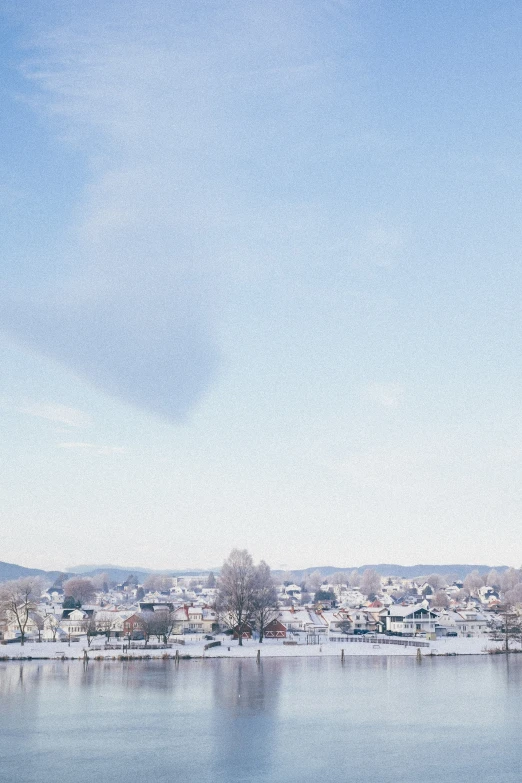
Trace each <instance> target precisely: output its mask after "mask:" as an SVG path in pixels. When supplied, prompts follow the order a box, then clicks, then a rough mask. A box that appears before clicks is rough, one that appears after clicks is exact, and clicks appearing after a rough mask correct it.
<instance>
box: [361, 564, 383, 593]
mask: <svg viewBox="0 0 522 783" xmlns="http://www.w3.org/2000/svg"><path fill="white" fill-rule="evenodd" d="M380 589H381V577H380V576H379V574H378V573H377V571H375V570H374V569H373V568H367V569H366V571H365V572H364V573H363V575H362V579H361V584H360V590H361V593H362V594H363V595H365V596H367V597H370V596H371V595H377V593H378V592H379V591H380Z"/></svg>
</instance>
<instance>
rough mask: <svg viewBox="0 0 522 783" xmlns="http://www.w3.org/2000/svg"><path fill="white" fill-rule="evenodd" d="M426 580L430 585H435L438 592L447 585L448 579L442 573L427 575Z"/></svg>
mask: <svg viewBox="0 0 522 783" xmlns="http://www.w3.org/2000/svg"><path fill="white" fill-rule="evenodd" d="M426 582H427V583H428V584H429V585H430V587H433V589H434V590H435V592H438V591H439V590H440V589H441V588H442V587H444V586H445V585H446V580H445V579H444V577H443V576H441V575H440V574H430V575H429V576H427V577H426Z"/></svg>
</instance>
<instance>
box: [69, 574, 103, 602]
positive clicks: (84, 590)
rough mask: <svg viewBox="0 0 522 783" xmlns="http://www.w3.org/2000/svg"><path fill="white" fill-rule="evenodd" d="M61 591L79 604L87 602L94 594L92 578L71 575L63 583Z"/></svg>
mask: <svg viewBox="0 0 522 783" xmlns="http://www.w3.org/2000/svg"><path fill="white" fill-rule="evenodd" d="M63 592H64V595H65V596H71V597H72V598H74V600H75V601H79V602H80V604H82V605H83V604H88V603H90V602H91V601H92V600H93V599H94V596H95V595H96V588H95V587H94V584H93V582H92V579H89V578H88V577H83V576H73V577H72V578H71V579H68V580H67V581H66V582H64V583H63Z"/></svg>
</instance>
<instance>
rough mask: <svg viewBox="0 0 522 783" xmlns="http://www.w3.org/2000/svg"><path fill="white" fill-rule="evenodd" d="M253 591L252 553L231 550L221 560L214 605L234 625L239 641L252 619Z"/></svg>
mask: <svg viewBox="0 0 522 783" xmlns="http://www.w3.org/2000/svg"><path fill="white" fill-rule="evenodd" d="M254 592H255V569H254V562H253V560H252V556H251V555H250V554H249V553H248V552H247V550H246V549H233V550H232V552H231V553H230V555H229V556H228V558H227V559H226V560H225V562H224V563H223V567H222V568H221V573H220V575H219V581H218V596H217V601H216V606H217V608H218V611H219V614H220V615H221V616H225V617H227V619H228V622H229V623H230V625H231V626H232V627H233V628H237V633H238V637H239V644H240V645H242V644H243V633H244V629H245V626H246V625H247V623H249V622H251V621H252V614H253V609H254Z"/></svg>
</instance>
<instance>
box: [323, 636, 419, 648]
mask: <svg viewBox="0 0 522 783" xmlns="http://www.w3.org/2000/svg"><path fill="white" fill-rule="evenodd" d="M330 641H331V642H348V643H350V642H356V643H358V644H398V645H399V646H400V647H429V646H430V643H429V642H421V641H416V640H415V639H397V638H394V639H390V638H388V637H387V638H386V639H382V638H381V637H377V636H374V637H372V638H370V639H368V637H367V636H330Z"/></svg>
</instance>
